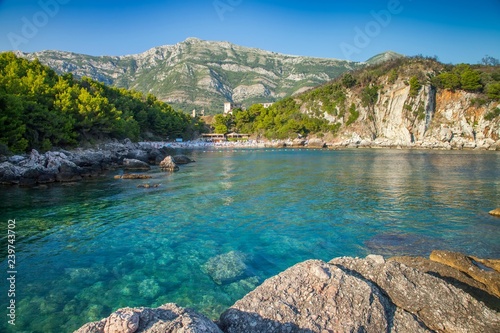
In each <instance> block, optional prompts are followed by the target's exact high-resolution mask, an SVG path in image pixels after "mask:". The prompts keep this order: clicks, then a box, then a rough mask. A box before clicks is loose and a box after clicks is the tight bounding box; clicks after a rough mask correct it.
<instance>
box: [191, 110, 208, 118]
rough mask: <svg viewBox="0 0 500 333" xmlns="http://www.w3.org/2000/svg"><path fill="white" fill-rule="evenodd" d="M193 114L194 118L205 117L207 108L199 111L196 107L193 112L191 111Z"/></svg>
mask: <svg viewBox="0 0 500 333" xmlns="http://www.w3.org/2000/svg"><path fill="white" fill-rule="evenodd" d="M191 116H192V117H193V118H196V117H204V116H205V110H201V111H200V112H197V111H196V109H194V110H193V112H192V113H191Z"/></svg>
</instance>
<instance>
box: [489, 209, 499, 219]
mask: <svg viewBox="0 0 500 333" xmlns="http://www.w3.org/2000/svg"><path fill="white" fill-rule="evenodd" d="M489 214H490V215H493V216H498V217H500V208H496V209H493V210H492V211H490V212H489Z"/></svg>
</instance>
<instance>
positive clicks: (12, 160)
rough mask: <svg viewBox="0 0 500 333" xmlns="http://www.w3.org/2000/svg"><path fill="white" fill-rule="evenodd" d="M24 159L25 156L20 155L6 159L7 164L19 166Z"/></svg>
mask: <svg viewBox="0 0 500 333" xmlns="http://www.w3.org/2000/svg"><path fill="white" fill-rule="evenodd" d="M25 159H26V157H25V156H21V155H14V156H11V157H9V158H8V159H7V161H8V162H10V163H13V164H19V163H21V162H22V161H24V160H25Z"/></svg>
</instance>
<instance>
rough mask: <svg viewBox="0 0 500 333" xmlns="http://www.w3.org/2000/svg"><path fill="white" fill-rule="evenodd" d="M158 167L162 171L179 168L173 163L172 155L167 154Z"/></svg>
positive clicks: (171, 170)
mask: <svg viewBox="0 0 500 333" xmlns="http://www.w3.org/2000/svg"><path fill="white" fill-rule="evenodd" d="M160 169H162V170H163V171H169V172H174V171H178V170H179V166H178V165H177V164H176V163H175V160H174V158H173V157H172V156H167V157H165V159H164V160H163V161H161V162H160Z"/></svg>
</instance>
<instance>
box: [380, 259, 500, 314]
mask: <svg viewBox="0 0 500 333" xmlns="http://www.w3.org/2000/svg"><path fill="white" fill-rule="evenodd" d="M475 260H477V261H479V260H481V261H483V259H479V258H476V259H475ZM389 261H397V262H399V263H401V264H404V265H406V266H408V267H412V268H415V269H417V270H419V271H421V272H424V273H427V274H430V275H432V276H435V277H437V278H440V279H442V280H443V281H445V282H447V283H449V284H451V285H453V286H455V287H457V288H460V289H462V290H463V291H465V292H466V293H468V294H470V295H471V296H472V297H474V298H475V299H477V300H479V301H481V302H483V303H484V304H486V305H487V306H488V307H489V308H491V309H493V310H495V311H500V298H498V297H495V296H494V295H493V294H492V293H490V291H489V290H488V288H487V287H486V286H485V285H484V284H483V283H481V282H479V281H477V280H475V279H473V278H472V277H470V276H469V275H468V274H466V273H464V272H461V271H459V270H458V269H455V268H453V267H450V266H448V265H444V264H442V263H439V262H435V261H432V260H429V259H426V258H422V257H410V256H401V257H392V258H390V259H389Z"/></svg>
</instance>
